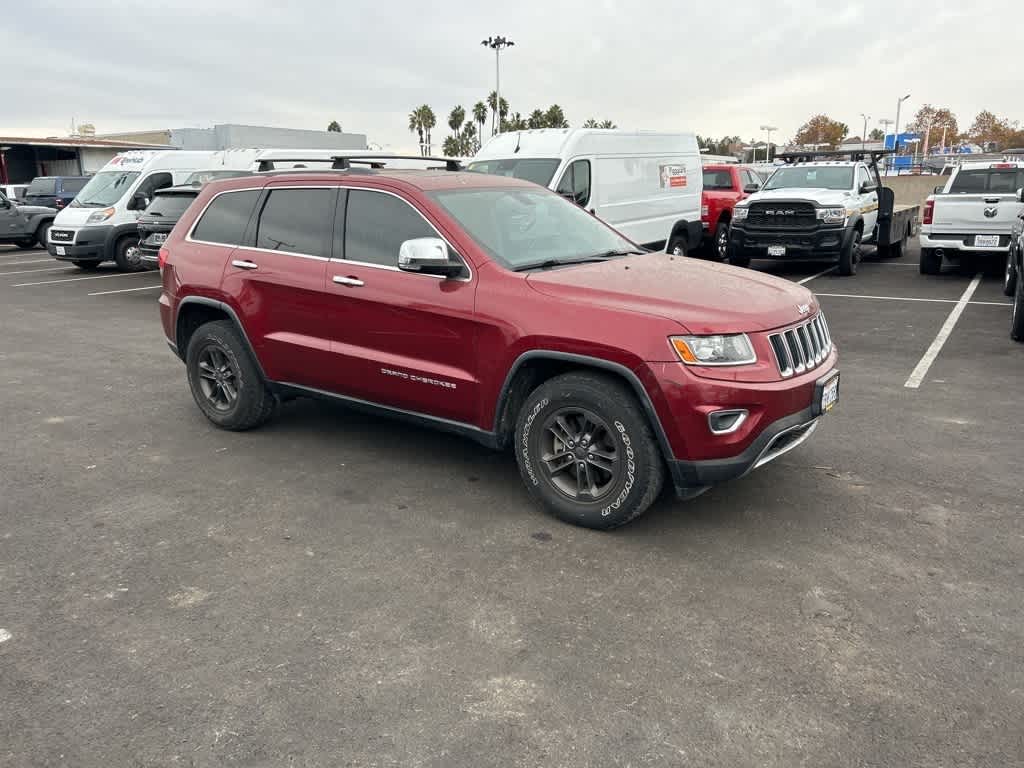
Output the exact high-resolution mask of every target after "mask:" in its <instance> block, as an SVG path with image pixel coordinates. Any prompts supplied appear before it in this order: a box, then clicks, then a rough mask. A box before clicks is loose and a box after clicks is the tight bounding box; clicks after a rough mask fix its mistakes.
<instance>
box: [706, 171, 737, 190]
mask: <svg viewBox="0 0 1024 768" xmlns="http://www.w3.org/2000/svg"><path fill="white" fill-rule="evenodd" d="M704 189H732V174H731V173H730V172H729V171H704Z"/></svg>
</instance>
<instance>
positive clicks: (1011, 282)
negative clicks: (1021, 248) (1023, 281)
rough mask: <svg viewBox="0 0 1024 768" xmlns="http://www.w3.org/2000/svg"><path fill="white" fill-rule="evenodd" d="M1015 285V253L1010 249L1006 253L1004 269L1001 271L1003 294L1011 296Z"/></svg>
mask: <svg viewBox="0 0 1024 768" xmlns="http://www.w3.org/2000/svg"><path fill="white" fill-rule="evenodd" d="M1016 287H1017V255H1016V254H1015V253H1014V252H1013V251H1012V250H1011V251H1010V252H1009V253H1008V254H1006V271H1005V272H1004V273H1003V295H1005V296H1013V295H1014V291H1015V289H1016Z"/></svg>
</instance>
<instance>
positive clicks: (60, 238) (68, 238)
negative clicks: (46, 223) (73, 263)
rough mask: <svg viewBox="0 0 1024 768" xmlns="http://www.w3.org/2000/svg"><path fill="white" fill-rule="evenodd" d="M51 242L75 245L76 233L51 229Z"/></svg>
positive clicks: (69, 230)
mask: <svg viewBox="0 0 1024 768" xmlns="http://www.w3.org/2000/svg"><path fill="white" fill-rule="evenodd" d="M50 240H51V241H53V242H55V243H73V242H75V232H74V230H72V229H51V230H50Z"/></svg>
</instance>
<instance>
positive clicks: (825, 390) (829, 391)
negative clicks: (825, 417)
mask: <svg viewBox="0 0 1024 768" xmlns="http://www.w3.org/2000/svg"><path fill="white" fill-rule="evenodd" d="M838 402H839V374H838V373H837V374H836V375H835V376H833V377H832V378H830V379H829V380H828V381H826V382H825V383H824V385H822V387H821V409H820V410H821V413H828V412H829V411H831V410H832V409H833V408H835V406H836V403H838Z"/></svg>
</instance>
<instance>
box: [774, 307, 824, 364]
mask: <svg viewBox="0 0 1024 768" xmlns="http://www.w3.org/2000/svg"><path fill="white" fill-rule="evenodd" d="M768 341H769V342H770V343H771V345H772V351H773V352H775V362H776V363H778V366H779V373H781V374H782V376H783V377H784V378H788V377H790V376H793V375H796V374H800V373H803V372H804V371H810V370H813V369H814V368H817V367H818V366H819V365H821V363H822V362H824V360H825V358H826V357H828V355H829V352H831V351H832V337H831V336H830V335H829V332H828V324H827V323H826V322H825V315H824V314H823V313H822V312H819V313H818V314H817V315H816V316H815V317H813V318H811V319H810V320H808V321H807V322H806V323H803V324H802V325H797V326H794V327H793V328H787V329H786V330H785V331H781V332H779V333H773V334H771V335H769V336H768Z"/></svg>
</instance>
